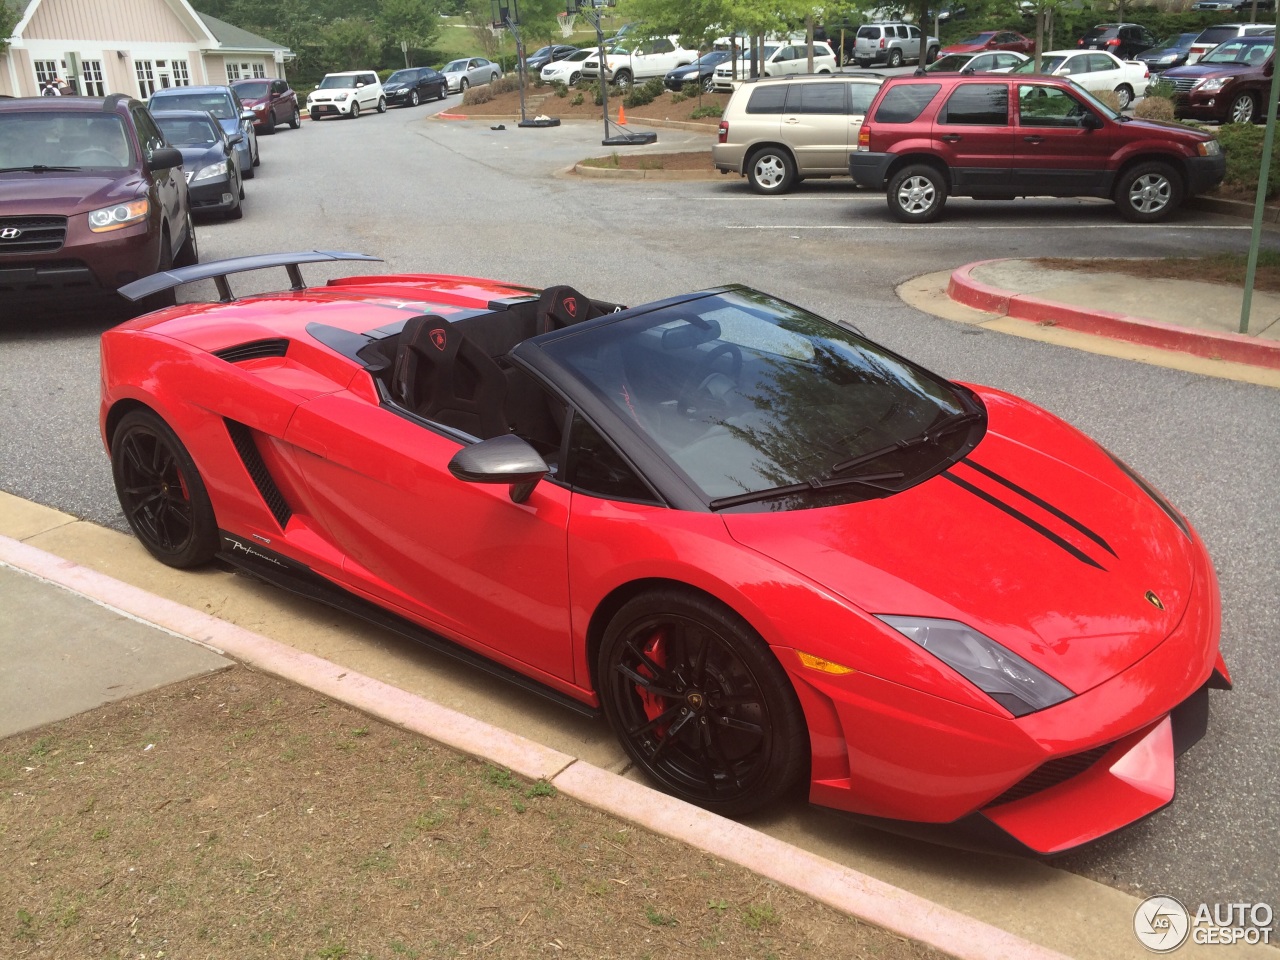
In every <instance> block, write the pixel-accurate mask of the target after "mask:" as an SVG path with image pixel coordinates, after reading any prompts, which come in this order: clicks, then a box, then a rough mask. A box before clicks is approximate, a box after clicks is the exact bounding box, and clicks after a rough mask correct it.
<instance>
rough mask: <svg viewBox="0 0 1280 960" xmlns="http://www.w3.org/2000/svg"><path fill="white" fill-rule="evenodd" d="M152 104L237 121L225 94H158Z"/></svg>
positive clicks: (160, 107)
mask: <svg viewBox="0 0 1280 960" xmlns="http://www.w3.org/2000/svg"><path fill="white" fill-rule="evenodd" d="M321 86H323V84H321ZM151 104H152V109H153V110H207V111H208V112H209V113H212V114H213V115H214V116H215V117H217V118H218V119H219V120H234V119H237V115H236V111H235V109H234V108H233V107H232V106H231V97H230V96H229V95H227V94H225V93H157V94H155V95H154V96H152V98H151Z"/></svg>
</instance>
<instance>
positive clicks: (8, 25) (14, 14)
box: [0, 0, 18, 50]
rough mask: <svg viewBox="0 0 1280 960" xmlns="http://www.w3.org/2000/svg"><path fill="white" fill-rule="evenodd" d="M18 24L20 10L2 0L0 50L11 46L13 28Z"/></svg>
mask: <svg viewBox="0 0 1280 960" xmlns="http://www.w3.org/2000/svg"><path fill="white" fill-rule="evenodd" d="M17 25H18V11H17V10H16V9H14V8H13V7H11V6H9V4H8V3H7V2H6V0H0V50H3V49H5V47H7V46H9V38H10V37H11V36H13V28H14V27H16V26H17Z"/></svg>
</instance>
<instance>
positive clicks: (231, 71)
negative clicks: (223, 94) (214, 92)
mask: <svg viewBox="0 0 1280 960" xmlns="http://www.w3.org/2000/svg"><path fill="white" fill-rule="evenodd" d="M239 79H240V64H238V63H228V64H227V82H228V83H229V82H231V81H232V80H239Z"/></svg>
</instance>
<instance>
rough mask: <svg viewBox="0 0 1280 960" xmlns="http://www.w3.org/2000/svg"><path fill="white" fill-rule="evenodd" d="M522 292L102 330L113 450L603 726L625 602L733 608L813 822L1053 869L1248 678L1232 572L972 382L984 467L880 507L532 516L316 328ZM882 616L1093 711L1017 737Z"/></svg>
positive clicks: (1052, 434)
mask: <svg viewBox="0 0 1280 960" xmlns="http://www.w3.org/2000/svg"><path fill="white" fill-rule="evenodd" d="M530 293H531V291H530V290H529V289H528V288H525V287H520V286H514V285H507V284H501V283H496V282H493V281H485V280H480V279H477V278H465V277H463V278H459V277H441V276H436V275H404V276H394V277H375V278H365V277H361V278H352V279H350V280H343V281H335V282H331V283H330V284H329V285H328V286H326V287H321V288H316V289H312V290H307V291H300V292H295V293H286V294H279V295H271V296H265V297H257V298H252V299H246V300H242V301H238V302H235V303H230V304H204V305H189V306H182V307H176V308H170V309H168V310H164V311H159V312H157V313H154V314H151V315H149V316H147V317H144V318H141V319H139V320H136V321H133V322H130V323H126V324H123V325H121V326H119V327H116V328H114V329H112V330H109V331H107V332H106V333H105V334H104V336H103V340H102V370H103V374H102V404H101V423H102V431H103V437H104V441H105V442H106V443H107V445H108V447H109V446H110V442H111V432H112V424H113V423H114V422H115V421H117V420H118V418H119V417H120V416H121V414H122V411H124V410H127V409H128V408H129V407H131V406H136V405H138V404H143V405H145V406H147V407H149V408H151V409H152V410H154V411H155V412H156V413H157V414H158V415H159V416H160V417H161V418H162V419H163V420H164V421H165V422H166V423H168V424H169V425H170V427H172V429H173V430H174V431H175V432H176V433H177V435H178V436H179V437H180V438H181V439H182V441H183V443H184V445H185V446H186V447H187V449H188V450H189V452H190V454H191V457H192V459H193V460H194V461H195V464H196V466H197V468H198V469H199V471H200V473H201V475H202V476H203V478H204V481H205V484H206V486H207V488H208V493H209V497H210V500H211V501H212V504H213V508H214V512H215V515H216V517H217V522H218V526H219V527H220V528H222V529H223V530H225V531H231V532H233V533H234V534H235V535H236V536H237V537H238V538H240V541H241V542H240V544H238V545H237V547H236V549H240V550H252V549H253V547H252V543H254V542H257V543H262V544H268V545H269V549H270V550H271V551H273V552H274V553H275V554H277V555H279V556H281V557H284V558H287V559H289V560H292V561H295V562H297V563H299V564H302V565H305V567H307V568H309V569H310V570H311V571H314V573H316V574H318V575H319V576H321V577H323V578H325V579H326V580H328V581H330V582H332V583H333V584H336V585H338V586H339V587H341V588H343V589H345V590H346V591H348V592H350V593H351V594H354V595H355V596H358V597H361V598H363V599H366V600H369V601H372V602H373V603H375V604H376V605H378V606H379V607H381V608H383V609H387V610H391V611H393V612H395V613H396V614H398V615H400V616H402V617H404V618H406V619H408V620H410V621H413V622H414V623H417V624H420V625H422V626H423V627H425V628H427V629H429V630H431V631H434V632H437V633H439V634H440V635H443V636H445V637H447V638H449V639H450V640H453V641H454V642H456V643H458V644H461V645H463V646H465V647H467V648H468V649H471V650H474V651H476V652H478V653H481V654H483V655H484V656H486V657H489V658H491V659H493V660H495V661H497V662H499V663H502V664H504V665H506V666H509V667H511V668H512V669H514V670H516V671H518V672H520V673H522V674H524V675H526V676H529V677H532V678H533V679H535V680H537V681H539V682H540V683H543V684H545V685H547V686H548V687H551V688H552V689H554V690H556V691H559V692H560V693H562V694H564V695H567V696H569V697H572V698H574V699H576V700H578V701H580V702H583V703H586V704H588V705H591V706H595V705H597V703H598V700H597V696H596V693H595V689H596V680H595V678H594V677H593V659H594V654H593V650H594V647H593V644H594V643H595V642H596V640H598V637H599V633H600V631H601V630H602V629H603V625H604V621H606V620H607V618H608V616H609V614H610V611H611V610H612V609H615V608H616V605H617V604H618V602H619V598H622V597H625V596H626V595H627V594H628V593H629V592H630V591H634V590H635V589H636V587H637V585H642V584H651V583H653V582H657V581H670V582H675V583H679V584H685V585H688V586H690V587H693V588H695V589H697V590H700V591H703V592H704V593H706V594H708V595H710V596H712V597H715V598H717V599H718V600H720V601H722V602H723V603H724V604H726V605H728V606H729V607H731V608H732V609H733V610H735V611H736V612H737V613H738V614H739V615H741V616H742V617H743V618H745V619H746V620H747V621H748V622H749V623H750V624H751V626H752V627H754V628H755V630H756V631H758V633H759V634H760V636H761V637H762V638H763V639H764V640H765V642H766V643H767V644H768V645H769V647H770V648H771V649H772V650H773V651H774V653H775V654H776V656H777V658H778V660H779V662H780V663H781V665H782V667H783V669H784V670H785V672H786V674H787V676H788V677H789V678H790V679H791V681H792V683H793V685H794V688H795V690H796V692H797V695H798V697H799V700H800V703H801V706H802V709H803V712H804V716H805V720H806V722H807V724H808V729H809V737H810V746H811V751H812V756H811V773H810V776H811V782H810V788H809V792H810V797H811V799H812V800H813V801H814V802H815V803H820V804H824V805H827V806H830V807H834V808H837V809H840V810H845V811H849V812H853V813H858V814H865V815H869V816H873V817H885V818H893V819H895V820H910V821H920V822H926V823H951V822H953V821H956V820H960V819H961V818H964V817H968V816H971V815H974V814H980V815H982V816H984V817H986V818H987V819H988V820H989V821H990V822H991V823H993V824H995V825H997V826H998V827H999V828H1001V829H1002V830H1004V831H1006V832H1007V833H1008V834H1010V835H1012V836H1013V837H1015V838H1016V839H1017V840H1018V841H1020V842H1021V843H1022V844H1024V845H1025V846H1026V847H1028V848H1030V849H1032V850H1035V851H1038V852H1041V853H1052V852H1057V851H1060V850H1064V849H1068V848H1070V847H1074V846H1077V845H1079V844H1080V843H1083V842H1087V841H1088V840H1091V839H1095V838H1096V837H1098V836H1102V835H1104V834H1106V833H1108V832H1110V831H1112V830H1114V829H1117V828H1118V827H1120V826H1123V825H1124V824H1126V823H1130V822H1132V821H1133V820H1135V819H1137V818H1139V817H1142V816H1145V815H1147V814H1148V813H1150V812H1152V811H1153V810H1155V809H1158V808H1159V807H1160V806H1162V805H1164V804H1165V803H1167V802H1169V800H1170V799H1171V797H1172V792H1173V780H1172V771H1173V768H1172V756H1173V753H1172V749H1173V748H1172V741H1171V735H1170V733H1169V731H1170V729H1171V726H1170V720H1169V716H1170V713H1171V712H1172V711H1174V710H1175V708H1177V707H1178V706H1179V705H1180V704H1182V703H1184V701H1186V700H1187V699H1188V698H1190V697H1192V696H1193V695H1194V694H1196V693H1197V691H1199V690H1200V688H1202V687H1203V686H1204V685H1205V684H1206V683H1207V682H1208V681H1209V680H1210V679H1211V677H1213V676H1214V674H1215V672H1216V673H1217V674H1218V675H1219V676H1220V679H1221V680H1223V681H1227V680H1229V678H1228V677H1227V676H1226V667H1225V664H1224V663H1223V662H1222V658H1221V655H1220V653H1219V650H1218V639H1219V637H1218V631H1219V622H1220V610H1219V598H1218V588H1217V581H1216V578H1215V576H1214V573H1213V568H1212V565H1211V564H1210V562H1209V560H1208V555H1207V551H1206V550H1205V548H1204V545H1203V544H1202V543H1201V542H1200V541H1199V539H1198V538H1196V537H1195V535H1194V532H1192V533H1191V534H1190V535H1189V536H1187V535H1184V534H1183V533H1182V532H1181V531H1180V530H1179V529H1178V528H1177V527H1176V526H1175V525H1174V524H1173V523H1172V522H1171V521H1170V519H1169V517H1167V516H1166V515H1165V513H1164V511H1163V510H1162V509H1161V507H1160V506H1159V505H1157V504H1156V503H1155V501H1153V500H1152V499H1151V498H1150V497H1149V496H1147V495H1146V494H1145V493H1143V492H1142V491H1141V490H1140V489H1139V488H1138V487H1137V486H1136V485H1135V484H1134V482H1133V481H1132V480H1130V479H1129V478H1128V476H1127V475H1126V474H1125V473H1124V472H1123V471H1122V470H1121V469H1120V468H1119V467H1118V466H1117V465H1116V464H1115V463H1114V462H1113V461H1112V460H1111V459H1110V458H1109V457H1108V456H1107V455H1106V453H1105V452H1104V451H1103V450H1102V449H1101V448H1100V447H1098V446H1097V445H1096V444H1095V443H1094V442H1093V441H1091V440H1089V439H1088V438H1087V437H1085V436H1083V435H1082V434H1080V433H1079V432H1078V431H1076V430H1075V429H1074V428H1072V427H1070V426H1069V425H1067V424H1065V423H1063V422H1062V421H1061V420H1059V419H1058V418H1056V417H1054V416H1052V415H1051V414H1049V413H1047V412H1045V411H1043V410H1040V409H1039V408H1036V407H1034V406H1033V405H1031V404H1029V403H1027V402H1025V401H1023V400H1019V399H1018V398H1016V397H1013V396H1011V395H1009V394H1005V393H1001V392H999V391H995V390H991V389H985V388H975V389H977V390H978V392H979V395H980V397H981V400H982V403H983V404H984V405H985V407H986V410H987V417H988V425H987V432H986V435H985V436H984V438H983V439H982V440H981V441H980V442H979V443H978V445H977V447H976V448H975V449H974V450H973V451H972V453H971V455H970V456H969V457H967V458H966V459H965V460H964V461H962V462H961V463H960V464H957V465H956V466H955V467H954V468H952V469H950V470H948V471H947V472H946V473H944V474H940V475H938V476H934V477H932V478H931V479H929V480H927V481H925V482H924V483H921V484H919V485H917V486H915V487H913V488H910V489H908V490H906V491H904V492H902V493H899V494H896V495H894V496H891V497H886V498H883V499H873V500H868V501H865V502H858V503H852V504H847V505H843V506H835V507H823V508H815V509H808V510H791V511H785V512H780V513H771V512H760V513H750V512H747V513H734V512H729V513H715V512H705V513H703V512H694V511H682V510H676V509H668V508H665V507H660V506H653V505H646V504H639V503H629V502H615V501H611V500H605V499H600V498H597V497H593V496H589V495H585V494H582V493H575V492H573V491H571V490H570V489H569V488H567V487H564V486H561V485H558V484H556V483H552V482H542V483H539V484H538V485H537V486H536V487H535V489H534V490H533V493H532V495H531V496H530V497H529V498H528V500H527V501H525V502H523V503H513V502H512V500H511V498H510V496H509V495H508V492H507V489H506V488H505V487H504V486H489V485H478V484H471V483H464V482H460V481H458V480H457V479H455V478H454V477H453V476H452V475H451V474H450V473H449V471H448V470H447V469H445V464H446V463H447V462H448V461H449V459H450V458H451V457H452V456H453V454H455V453H456V452H457V451H458V450H459V449H460V448H461V446H462V444H461V443H460V442H459V441H457V440H454V439H453V438H451V437H450V436H447V435H445V434H441V433H435V432H432V431H429V430H425V429H423V427H422V426H421V425H419V424H417V423H415V422H413V421H411V420H409V419H406V418H404V417H401V416H398V415H397V414H396V413H394V412H393V411H391V410H389V409H388V408H387V407H385V406H382V405H379V396H378V392H377V390H376V389H375V386H374V383H373V381H372V379H371V377H370V375H369V374H368V373H367V372H366V371H365V370H364V369H362V367H361V366H360V365H359V364H358V363H356V362H354V361H352V360H351V359H349V358H348V357H346V356H342V355H340V354H339V353H338V352H336V351H334V350H333V349H330V348H329V347H327V346H325V345H324V344H322V343H320V342H319V341H317V340H315V339H314V338H313V337H312V336H311V334H309V333H308V331H307V327H308V325H309V324H313V323H323V324H327V325H329V326H331V327H336V328H339V329H341V330H348V331H352V332H359V331H365V330H371V329H374V328H377V327H380V326H383V325H385V324H388V323H391V322H392V321H394V320H397V319H404V318H405V317H406V316H413V315H416V314H421V313H424V312H434V313H438V314H441V315H443V316H446V317H447V316H450V315H451V314H456V313H458V312H459V311H472V312H474V311H477V310H485V309H488V307H489V305H490V304H491V303H493V302H494V301H501V300H503V299H506V298H513V297H527V296H528V295H529V294H530ZM264 337H283V338H287V339H288V340H289V341H290V346H289V350H288V355H287V357H263V358H259V359H250V360H245V361H242V362H237V363H229V362H227V361H225V360H223V359H220V358H219V357H217V356H215V355H214V354H213V353H212V351H216V350H222V349H226V348H229V347H233V346H236V345H240V344H244V343H246V342H251V341H259V340H262V339H263V338H264ZM226 421H234V422H236V423H239V424H243V425H245V426H246V427H247V428H248V429H249V431H250V432H251V434H252V437H253V442H254V445H255V446H256V449H257V451H258V454H259V455H260V456H261V459H262V462H263V463H264V464H265V466H266V469H267V471H268V472H269V473H270V475H271V477H272V478H273V479H274V481H275V483H276V485H277V486H278V487H279V488H280V490H281V492H282V493H283V495H284V497H285V500H286V501H288V502H289V504H290V505H291V506H292V508H293V512H292V516H291V517H289V519H288V521H287V523H286V524H285V525H284V526H283V527H282V526H281V525H280V523H279V522H278V520H277V517H276V516H275V515H274V514H273V512H272V510H271V509H269V508H268V506H267V505H266V504H264V500H263V497H262V496H260V495H259V493H258V491H257V490H256V489H255V486H254V481H253V479H252V478H251V477H250V475H249V473H248V471H247V470H246V469H245V466H244V462H243V460H242V458H241V456H240V455H239V454H238V453H237V450H236V447H235V445H234V443H233V441H232V439H231V437H230V434H229V432H228V428H227V424H226ZM993 501H995V502H993ZM996 502H998V503H1002V504H1004V508H1002V507H1000V506H998V505H997V503H996ZM1010 507H1011V508H1013V510H1014V512H1013V513H1011V512H1009V509H1006V508H1010ZM1148 591H1149V592H1151V593H1152V594H1154V595H1156V596H1157V597H1158V598H1159V601H1160V603H1161V604H1162V606H1163V608H1162V609H1158V608H1157V606H1156V605H1155V604H1154V603H1153V602H1151V601H1150V599H1149V598H1148V597H1147V592H1148ZM877 614H886V615H887V614H901V615H911V616H920V617H933V618H942V619H949V620H958V621H961V622H963V623H965V624H968V625H970V626H971V627H972V628H974V629H977V630H979V631H981V632H983V633H986V634H988V635H990V636H994V637H999V639H1000V642H1001V643H1003V644H1005V645H1006V646H1007V647H1008V648H1009V649H1011V650H1012V651H1013V652H1015V653H1016V654H1018V655H1019V656H1021V657H1023V658H1025V659H1026V660H1027V661H1029V662H1030V663H1031V664H1033V665H1035V666H1037V667H1039V668H1041V669H1042V670H1044V671H1045V672H1047V673H1048V674H1049V675H1050V676H1052V677H1054V678H1056V679H1058V680H1059V681H1060V682H1062V683H1063V684H1065V685H1066V686H1067V687H1068V688H1070V690H1071V691H1073V692H1074V693H1075V694H1076V696H1074V697H1071V698H1070V699H1067V700H1065V701H1063V702H1061V703H1059V704H1058V705H1056V706H1053V707H1049V708H1047V709H1042V710H1039V711H1037V712H1034V713H1031V714H1028V715H1026V716H1022V717H1014V716H1013V715H1012V714H1010V713H1009V712H1008V711H1007V710H1005V709H1004V707H1002V706H1001V705H1000V704H999V703H997V702H996V701H995V700H993V699H991V698H990V697H989V696H987V695H986V694H983V693H982V692H981V691H980V690H978V688H977V687H976V686H974V685H973V684H971V683H970V682H968V681H967V680H965V679H964V678H963V677H961V676H960V675H959V674H958V673H956V672H955V671H954V670H953V669H952V668H950V667H949V666H947V665H946V664H945V663H943V662H942V661H941V660H940V659H938V658H937V657H935V656H934V655H932V654H931V653H929V652H927V651H926V650H924V649H923V648H922V647H920V646H917V645H916V644H914V643H911V642H909V641H906V640H905V638H904V637H903V636H902V635H901V634H899V633H898V632H897V631H895V630H894V629H892V628H890V627H889V626H888V625H887V624H886V623H884V622H883V621H881V620H879V619H877V618H876V615H877ZM798 654H806V655H809V656H810V657H818V658H821V659H823V660H826V661H830V662H832V663H834V664H838V665H841V666H843V667H846V668H850V670H851V672H847V673H844V674H843V675H835V674H832V673H828V672H823V671H821V670H818V669H814V668H812V667H811V666H806V665H805V661H803V660H802V659H801V657H800V656H799V655H798ZM1087 751H1102V752H1101V753H1100V754H1099V756H1100V757H1101V759H1100V760H1099V761H1098V762H1096V763H1092V765H1090V766H1088V768H1087V769H1086V770H1084V772H1083V773H1080V774H1079V775H1077V776H1073V777H1070V778H1069V779H1066V780H1064V781H1063V782H1061V783H1058V784H1057V785H1056V786H1050V787H1048V788H1047V789H1042V790H1039V791H1038V792H1031V793H1030V794H1029V795H1026V796H1023V797H1021V798H1020V799H1013V800H1010V801H1007V802H1001V803H998V804H993V801H996V800H997V798H1001V797H1002V795H1004V794H1005V793H1006V791H1009V790H1010V789H1011V788H1015V787H1016V786H1017V785H1018V784H1019V783H1020V782H1021V781H1023V779H1024V778H1026V777H1027V776H1028V775H1029V774H1031V773H1033V772H1034V771H1036V770H1037V769H1038V768H1040V767H1041V766H1042V765H1044V764H1046V763H1048V762H1051V761H1056V760H1060V759H1062V758H1071V757H1073V756H1075V755H1078V754H1081V753H1084V752H1087Z"/></svg>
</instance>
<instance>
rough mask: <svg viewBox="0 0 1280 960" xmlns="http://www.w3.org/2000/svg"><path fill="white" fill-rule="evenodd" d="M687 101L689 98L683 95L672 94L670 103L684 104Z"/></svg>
mask: <svg viewBox="0 0 1280 960" xmlns="http://www.w3.org/2000/svg"><path fill="white" fill-rule="evenodd" d="M688 99H689V98H688V97H686V96H685V95H684V94H683V93H673V94H672V95H671V102H672V103H684V102H685V101H686V100H688Z"/></svg>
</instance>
